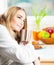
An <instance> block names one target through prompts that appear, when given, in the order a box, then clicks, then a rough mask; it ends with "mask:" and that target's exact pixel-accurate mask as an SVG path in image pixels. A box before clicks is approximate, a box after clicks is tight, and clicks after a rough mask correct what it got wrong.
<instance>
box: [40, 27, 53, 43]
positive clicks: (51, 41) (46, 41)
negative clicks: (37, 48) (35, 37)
mask: <svg viewBox="0 0 54 65" xmlns="http://www.w3.org/2000/svg"><path fill="white" fill-rule="evenodd" d="M42 30H44V31H46V32H48V33H49V34H50V36H48V35H47V36H48V38H45V37H44V38H40V40H41V41H42V42H44V43H45V44H54V27H46V28H44V29H42ZM42 35H43V34H42ZM45 35H46V34H45Z"/></svg>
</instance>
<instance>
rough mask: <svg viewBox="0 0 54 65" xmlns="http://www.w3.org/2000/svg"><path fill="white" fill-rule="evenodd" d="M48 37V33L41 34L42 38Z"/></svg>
mask: <svg viewBox="0 0 54 65" xmlns="http://www.w3.org/2000/svg"><path fill="white" fill-rule="evenodd" d="M49 37H50V33H48V32H46V31H45V32H44V33H43V34H42V38H49Z"/></svg>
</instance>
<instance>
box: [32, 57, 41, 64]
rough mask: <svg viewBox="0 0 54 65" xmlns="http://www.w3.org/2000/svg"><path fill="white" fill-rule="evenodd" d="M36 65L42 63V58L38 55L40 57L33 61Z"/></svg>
mask: <svg viewBox="0 0 54 65" xmlns="http://www.w3.org/2000/svg"><path fill="white" fill-rule="evenodd" d="M33 64H34V65H41V64H40V58H39V57H38V59H36V60H35V61H34V62H33Z"/></svg>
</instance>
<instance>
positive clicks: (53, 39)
mask: <svg viewBox="0 0 54 65" xmlns="http://www.w3.org/2000/svg"><path fill="white" fill-rule="evenodd" d="M40 40H41V41H42V42H43V43H45V44H54V38H47V39H45V38H41V39H40Z"/></svg>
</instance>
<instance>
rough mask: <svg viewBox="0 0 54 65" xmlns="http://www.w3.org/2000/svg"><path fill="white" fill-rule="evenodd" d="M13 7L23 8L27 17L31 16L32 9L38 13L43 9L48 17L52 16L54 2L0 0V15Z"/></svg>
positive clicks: (44, 0)
mask: <svg viewBox="0 0 54 65" xmlns="http://www.w3.org/2000/svg"><path fill="white" fill-rule="evenodd" d="M14 5H16V6H20V7H22V8H24V9H25V10H26V13H27V15H29V16H31V15H32V8H33V9H34V11H35V12H38V11H40V10H41V9H42V8H44V7H45V8H46V11H47V14H48V15H54V0H0V13H3V12H4V11H5V10H6V9H7V8H8V7H10V6H14Z"/></svg>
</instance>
